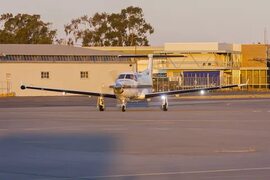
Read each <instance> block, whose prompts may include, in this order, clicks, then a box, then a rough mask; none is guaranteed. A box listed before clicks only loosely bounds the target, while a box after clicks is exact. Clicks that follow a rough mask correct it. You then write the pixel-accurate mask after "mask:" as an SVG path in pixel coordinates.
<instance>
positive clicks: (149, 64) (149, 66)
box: [147, 54, 153, 76]
mask: <svg viewBox="0 0 270 180" xmlns="http://www.w3.org/2000/svg"><path fill="white" fill-rule="evenodd" d="M147 70H148V71H149V73H150V74H151V76H152V73H153V54H149V55H148V65H147Z"/></svg>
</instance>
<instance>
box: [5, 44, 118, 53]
mask: <svg viewBox="0 0 270 180" xmlns="http://www.w3.org/2000/svg"><path fill="white" fill-rule="evenodd" d="M0 54H5V55H73V56H95V55H98V56H106V55H110V56H112V55H119V54H121V53H118V52H110V51H101V50H94V49H87V48H81V47H74V46H67V45H52V44H0Z"/></svg>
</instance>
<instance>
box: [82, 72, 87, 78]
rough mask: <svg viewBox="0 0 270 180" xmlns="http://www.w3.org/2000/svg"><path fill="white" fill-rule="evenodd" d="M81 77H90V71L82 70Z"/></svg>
mask: <svg viewBox="0 0 270 180" xmlns="http://www.w3.org/2000/svg"><path fill="white" fill-rule="evenodd" d="M81 79H88V71H81Z"/></svg>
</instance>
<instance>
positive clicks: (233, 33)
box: [0, 0, 270, 46]
mask: <svg viewBox="0 0 270 180" xmlns="http://www.w3.org/2000/svg"><path fill="white" fill-rule="evenodd" d="M128 6H138V7H141V8H142V9H143V12H144V15H145V19H146V21H147V22H148V23H150V24H151V25H152V26H153V27H154V29H155V33H154V34H153V35H151V36H150V37H149V39H150V44H151V45H153V46H162V45H164V43H166V42H227V43H258V42H263V41H264V31H265V29H267V37H268V36H269V33H270V1H269V0H166V1H165V0H160V1H158V0H0V14H3V13H13V14H17V13H28V14H40V15H41V18H42V20H44V21H45V22H51V23H53V26H52V28H54V29H57V30H58V36H59V37H63V36H64V24H67V23H69V22H70V21H71V19H74V18H78V17H81V16H83V15H89V16H92V15H93V14H94V13H96V12H109V13H112V12H115V13H118V12H120V11H121V9H123V8H126V7H128ZM269 37H270V36H269Z"/></svg>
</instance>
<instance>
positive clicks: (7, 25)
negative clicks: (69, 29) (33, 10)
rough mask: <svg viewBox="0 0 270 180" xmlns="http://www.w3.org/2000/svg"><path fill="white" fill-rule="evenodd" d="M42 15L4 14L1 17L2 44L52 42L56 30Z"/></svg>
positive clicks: (0, 34) (0, 38)
mask: <svg viewBox="0 0 270 180" xmlns="http://www.w3.org/2000/svg"><path fill="white" fill-rule="evenodd" d="M50 25H51V23H45V22H43V21H42V20H41V19H40V15H29V14H17V15H16V16H13V14H11V13H7V14H2V15H1V17H0V43H1V44H52V43H53V41H54V38H55V37H56V30H50V28H49V26H50Z"/></svg>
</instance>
